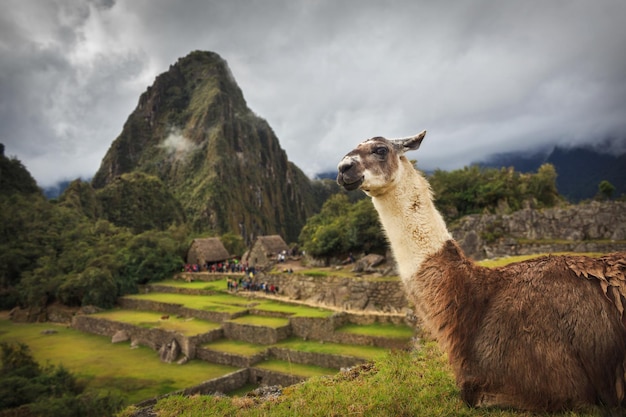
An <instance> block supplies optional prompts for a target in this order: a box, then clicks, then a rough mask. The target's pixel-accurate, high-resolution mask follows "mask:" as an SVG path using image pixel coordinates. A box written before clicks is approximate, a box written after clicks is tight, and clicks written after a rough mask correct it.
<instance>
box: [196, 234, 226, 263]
mask: <svg viewBox="0 0 626 417" xmlns="http://www.w3.org/2000/svg"><path fill="white" fill-rule="evenodd" d="M229 256H230V255H229V254H228V251H227V250H226V248H225V247H224V245H223V244H222V241H221V240H219V239H218V238H216V237H207V238H202V239H194V240H193V242H191V246H190V247H189V251H188V252H187V262H189V263H195V262H197V261H198V260H200V261H201V262H218V261H223V260H226V259H228V258H229Z"/></svg>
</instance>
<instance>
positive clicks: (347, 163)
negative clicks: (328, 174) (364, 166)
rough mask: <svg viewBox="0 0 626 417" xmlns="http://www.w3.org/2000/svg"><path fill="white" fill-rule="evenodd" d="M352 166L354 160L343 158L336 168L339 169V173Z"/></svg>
mask: <svg viewBox="0 0 626 417" xmlns="http://www.w3.org/2000/svg"><path fill="white" fill-rule="evenodd" d="M353 166H354V161H353V160H352V159H347V158H346V159H344V160H343V161H341V162H340V163H339V166H338V167H337V169H338V170H339V172H340V173H342V174H343V173H345V172H346V171H347V170H349V169H350V168H352V167H353Z"/></svg>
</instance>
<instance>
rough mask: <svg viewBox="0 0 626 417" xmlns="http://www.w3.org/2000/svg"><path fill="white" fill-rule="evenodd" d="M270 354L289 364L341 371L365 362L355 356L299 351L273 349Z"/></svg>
mask: <svg viewBox="0 0 626 417" xmlns="http://www.w3.org/2000/svg"><path fill="white" fill-rule="evenodd" d="M269 353H270V355H271V356H272V357H274V358H276V359H280V360H283V361H287V362H294V363H302V364H305V365H317V366H321V367H324V368H334V369H341V368H347V367H350V366H354V365H357V364H360V363H363V362H365V360H364V359H360V358H355V357H353V356H343V355H328V354H323V353H315V352H301V351H297V350H291V349H285V348H279V347H271V348H270V349H269Z"/></svg>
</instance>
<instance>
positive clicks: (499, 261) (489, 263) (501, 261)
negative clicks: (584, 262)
mask: <svg viewBox="0 0 626 417" xmlns="http://www.w3.org/2000/svg"><path fill="white" fill-rule="evenodd" d="M546 255H554V256H559V255H582V256H590V257H592V258H593V257H598V256H602V255H606V253H601V252H586V253H579V252H554V253H537V254H532V255H519V256H507V257H504V258H496V259H486V260H484V261H478V262H476V263H477V264H478V265H482V266H486V267H488V268H497V267H500V266H505V265H508V264H511V263H513V262H521V261H526V260H528V259H534V258H539V257H541V256H546Z"/></svg>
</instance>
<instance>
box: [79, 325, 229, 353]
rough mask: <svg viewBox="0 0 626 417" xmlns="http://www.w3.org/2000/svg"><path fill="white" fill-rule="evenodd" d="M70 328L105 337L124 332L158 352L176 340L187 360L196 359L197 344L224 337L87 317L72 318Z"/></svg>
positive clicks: (218, 333)
mask: <svg viewBox="0 0 626 417" xmlns="http://www.w3.org/2000/svg"><path fill="white" fill-rule="evenodd" d="M72 328H74V329H77V330H80V331H82V332H86V333H92V334H97V335H100V336H107V337H112V336H113V335H114V334H115V333H117V332H118V331H125V332H126V333H127V334H128V335H129V337H130V339H131V342H132V343H135V344H139V345H142V346H147V347H149V348H150V349H153V350H159V348H160V347H161V346H164V345H166V344H168V343H169V342H171V341H172V340H176V342H177V343H178V344H179V346H180V348H181V351H182V353H183V354H184V355H185V356H187V357H188V358H189V359H193V358H195V357H196V346H197V345H198V344H202V343H209V342H212V341H215V340H218V339H221V338H222V337H223V336H224V334H223V331H222V329H215V330H212V331H210V332H207V333H205V334H202V335H197V336H193V337H186V336H184V335H182V334H180V333H175V332H171V331H167V330H162V329H154V328H152V329H149V328H143V327H138V326H135V325H132V324H128V323H120V322H114V321H110V320H106V319H103V318H100V317H92V316H89V315H77V316H74V318H73V319H72Z"/></svg>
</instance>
